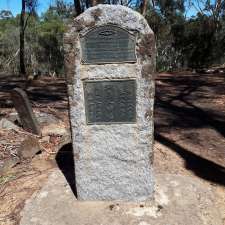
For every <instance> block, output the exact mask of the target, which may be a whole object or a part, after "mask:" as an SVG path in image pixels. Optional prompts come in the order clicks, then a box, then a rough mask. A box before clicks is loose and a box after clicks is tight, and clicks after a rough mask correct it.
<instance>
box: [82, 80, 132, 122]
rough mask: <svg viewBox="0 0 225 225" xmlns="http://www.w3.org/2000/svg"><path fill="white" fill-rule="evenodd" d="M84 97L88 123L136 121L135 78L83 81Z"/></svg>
mask: <svg viewBox="0 0 225 225" xmlns="http://www.w3.org/2000/svg"><path fill="white" fill-rule="evenodd" d="M84 97H85V110H86V120H87V123H88V124H99V123H134V122H135V121H136V82H135V80H120V81H118V80H115V81H85V82H84Z"/></svg>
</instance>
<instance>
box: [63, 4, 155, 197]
mask: <svg viewBox="0 0 225 225" xmlns="http://www.w3.org/2000/svg"><path fill="white" fill-rule="evenodd" d="M64 48H65V69H66V75H67V85H68V93H69V101H70V117H71V128H72V139H73V149H74V150H73V151H74V161H75V174H76V188H77V195H78V199H79V200H125V201H126V200H128V201H131V200H134V201H142V200H146V199H148V198H151V196H152V194H153V190H154V179H153V171H152V160H153V104H154V70H155V42H154V34H153V32H152V30H151V29H150V27H149V26H148V24H147V22H146V20H145V19H144V18H143V17H142V16H141V15H140V14H139V13H137V12H135V11H133V10H131V9H129V8H127V7H124V6H119V5H116V6H115V5H98V6H95V7H92V8H90V9H88V10H86V11H85V12H84V13H83V14H81V15H80V16H78V17H77V18H76V19H74V21H73V24H72V25H71V26H70V27H69V29H68V31H67V33H66V34H65V37H64Z"/></svg>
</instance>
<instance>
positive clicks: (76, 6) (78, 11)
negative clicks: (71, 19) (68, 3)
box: [74, 0, 82, 16]
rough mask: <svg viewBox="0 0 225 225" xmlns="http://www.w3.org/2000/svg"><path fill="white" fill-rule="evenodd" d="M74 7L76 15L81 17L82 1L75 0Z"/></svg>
mask: <svg viewBox="0 0 225 225" xmlns="http://www.w3.org/2000/svg"><path fill="white" fill-rule="evenodd" d="M74 7H75V10H76V13H77V14H76V15H77V16H79V15H80V14H81V13H82V9H81V5H80V0H74Z"/></svg>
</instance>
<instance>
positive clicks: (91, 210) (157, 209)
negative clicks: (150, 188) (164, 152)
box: [20, 169, 222, 225]
mask: <svg viewBox="0 0 225 225" xmlns="http://www.w3.org/2000/svg"><path fill="white" fill-rule="evenodd" d="M214 198H215V196H214V193H213V192H212V190H211V189H210V188H206V187H205V185H203V183H202V182H200V181H199V180H197V179H195V178H191V177H188V176H181V175H171V174H158V175H157V176H156V192H155V200H154V201H152V202H142V203H124V202H119V201H118V202H94V201H93V202H85V201H77V200H76V198H75V197H74V195H73V193H72V191H71V189H70V186H69V185H68V183H67V182H66V180H65V178H64V176H63V174H62V173H61V172H60V171H59V170H58V169H55V170H54V171H53V172H52V174H51V175H50V177H49V179H48V181H47V182H46V183H45V185H44V186H43V188H42V189H41V190H40V191H39V192H36V193H35V194H34V195H33V196H32V197H31V198H30V199H29V200H27V202H26V204H25V207H24V209H23V211H22V212H21V221H20V225H39V224H41V225H53V224H54V225H64V224H67V225H74V224H76V225H84V224H85V225H99V224H101V225H124V224H127V225H153V224H155V225H156V224H157V225H165V224H170V225H191V224H194V225H210V224H212V225H222V219H221V215H220V214H219V212H218V211H217V209H216V206H215V202H214Z"/></svg>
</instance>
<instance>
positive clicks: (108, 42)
mask: <svg viewBox="0 0 225 225" xmlns="http://www.w3.org/2000/svg"><path fill="white" fill-rule="evenodd" d="M80 39H81V48H82V63H84V64H103V63H122V62H136V55H135V44H136V37H135V35H133V34H130V33H129V32H128V31H127V30H125V29H123V28H120V27H118V26H115V25H105V26H100V27H96V28H93V29H92V30H90V31H89V32H88V33H87V34H85V35H84V36H83V37H81V38H80Z"/></svg>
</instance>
